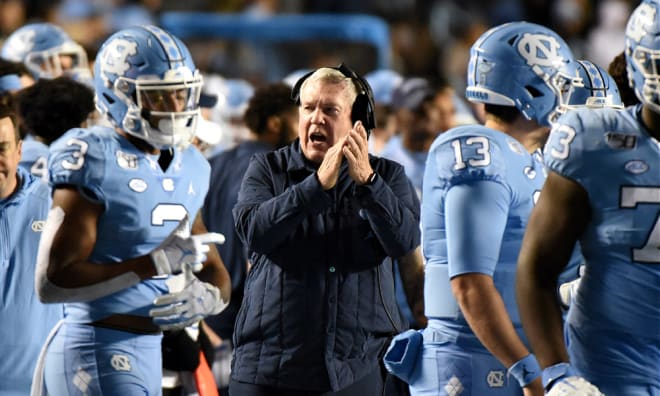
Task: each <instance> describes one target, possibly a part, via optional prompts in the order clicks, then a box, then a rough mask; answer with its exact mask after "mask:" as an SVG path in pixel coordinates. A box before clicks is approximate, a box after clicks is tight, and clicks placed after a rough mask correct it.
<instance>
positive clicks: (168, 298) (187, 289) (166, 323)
mask: <svg viewBox="0 0 660 396" xmlns="http://www.w3.org/2000/svg"><path fill="white" fill-rule="evenodd" d="M184 276H185V286H184V287H183V289H182V290H181V291H178V292H175V293H170V294H165V295H162V296H160V297H158V298H156V299H155V300H154V305H156V306H157V308H154V309H152V310H150V311H149V316H151V317H152V318H153V320H154V323H155V324H156V325H158V326H159V327H160V328H161V329H162V330H177V329H183V328H185V327H188V326H190V325H192V324H194V323H196V322H198V321H200V320H202V319H203V318H204V317H205V316H208V315H215V314H218V313H220V312H222V310H223V309H225V308H226V307H227V305H229V302H228V301H227V302H226V301H224V300H223V299H222V298H221V297H220V289H218V288H217V287H215V286H213V285H211V284H210V283H206V282H202V281H200V280H199V279H198V278H197V277H196V276H195V275H193V273H192V271H190V270H189V269H187V270H186V271H184Z"/></svg>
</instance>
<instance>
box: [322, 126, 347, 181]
mask: <svg viewBox="0 0 660 396" xmlns="http://www.w3.org/2000/svg"><path fill="white" fill-rule="evenodd" d="M345 141H346V138H345V137H344V138H342V139H340V140H339V141H338V142H337V143H335V144H334V145H333V146H332V147H330V148H329V149H328V151H327V152H326V153H325V157H323V162H321V165H320V166H319V169H318V170H317V171H316V176H317V177H318V179H319V183H321V187H323V189H324V190H329V189H331V188H333V187H334V186H335V185H336V184H337V179H338V178H339V168H340V167H341V161H342V159H343V158H344V155H343V153H342V147H343V146H344V142H345Z"/></svg>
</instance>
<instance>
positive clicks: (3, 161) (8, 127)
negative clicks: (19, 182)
mask: <svg viewBox="0 0 660 396" xmlns="http://www.w3.org/2000/svg"><path fill="white" fill-rule="evenodd" d="M20 159H21V141H20V140H17V138H16V131H15V130H14V123H13V122H12V121H11V118H9V117H5V118H2V119H0V199H5V198H7V197H8V196H10V195H11V194H12V193H13V192H14V190H16V170H17V169H18V162H19V161H20Z"/></svg>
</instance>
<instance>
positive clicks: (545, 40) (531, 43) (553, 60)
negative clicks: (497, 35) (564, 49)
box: [518, 33, 564, 67]
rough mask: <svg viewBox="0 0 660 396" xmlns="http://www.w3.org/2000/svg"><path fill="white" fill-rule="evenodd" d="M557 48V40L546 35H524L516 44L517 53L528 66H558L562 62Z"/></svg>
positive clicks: (558, 45)
mask: <svg viewBox="0 0 660 396" xmlns="http://www.w3.org/2000/svg"><path fill="white" fill-rule="evenodd" d="M559 47H561V45H560V44H559V42H557V39H556V38H554V37H552V36H548V35H547V34H533V33H525V34H524V35H523V37H522V39H520V41H519V42H518V52H519V53H520V55H521V56H522V57H523V58H525V60H526V61H527V64H528V65H530V66H534V65H538V66H544V67H546V66H547V67H557V66H559V65H560V64H561V63H562V62H563V60H564V59H563V58H562V56H561V55H559Z"/></svg>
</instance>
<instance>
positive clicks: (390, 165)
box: [232, 140, 420, 391]
mask: <svg viewBox="0 0 660 396" xmlns="http://www.w3.org/2000/svg"><path fill="white" fill-rule="evenodd" d="M370 162H371V166H372V168H373V169H374V170H375V171H376V173H377V174H378V177H377V178H376V179H375V181H374V183H373V184H371V185H369V186H357V185H356V184H355V183H354V182H353V181H352V180H351V178H350V176H349V174H348V167H347V165H346V163H344V164H343V165H342V169H341V172H340V176H339V180H338V182H337V186H335V187H334V188H333V189H331V190H329V191H324V190H323V189H322V188H321V185H320V183H319V182H318V179H317V178H316V174H315V172H316V169H315V168H316V167H315V166H313V165H312V164H311V163H310V162H308V161H307V160H306V159H305V158H304V156H303V154H302V151H301V149H300V145H299V142H298V141H297V140H296V141H295V142H294V143H292V144H291V145H290V146H287V147H285V148H283V149H280V150H277V151H274V152H270V153H264V154H257V155H255V156H254V157H253V158H252V160H251V162H250V166H249V168H248V170H247V172H246V174H245V177H244V178H243V183H242V185H241V189H240V191H239V197H238V203H237V204H236V206H235V207H234V211H233V214H234V219H235V223H236V230H237V232H238V235H239V237H240V238H241V239H242V240H243V242H244V243H245V244H246V246H248V250H249V252H250V260H251V262H252V269H251V270H250V272H249V273H248V278H247V282H246V285H245V297H244V300H243V304H242V305H241V309H240V311H239V314H238V317H237V321H236V327H235V333H234V344H235V350H234V359H233V361H232V378H234V379H235V380H237V381H241V382H247V383H253V384H260V385H268V386H276V387H282V388H292V389H297V390H309V391H328V390H333V391H336V390H339V389H342V388H344V387H346V386H348V385H351V384H353V383H354V382H355V381H357V380H359V379H361V378H362V377H363V376H364V375H366V374H368V373H370V372H371V371H372V370H374V369H375V368H376V367H377V366H378V364H379V357H380V354H381V353H382V350H383V348H384V347H385V343H386V342H387V340H388V337H389V336H390V335H392V334H394V333H396V332H399V331H401V330H403V328H404V326H405V325H404V320H403V318H402V317H401V314H400V312H399V310H398V307H397V305H396V302H395V296H394V281H393V275H392V265H391V261H390V260H389V259H388V260H386V258H387V256H389V257H399V256H403V255H404V254H406V253H408V252H409V251H411V250H412V249H414V248H415V247H416V246H418V245H419V242H420V231H419V206H420V205H419V202H418V200H417V196H416V194H415V191H414V189H413V188H412V186H411V184H410V182H409V180H408V178H407V177H406V175H405V173H404V171H403V168H402V167H401V166H400V165H399V164H397V163H395V162H393V161H389V160H386V159H382V158H377V157H373V156H371V157H370Z"/></svg>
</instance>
